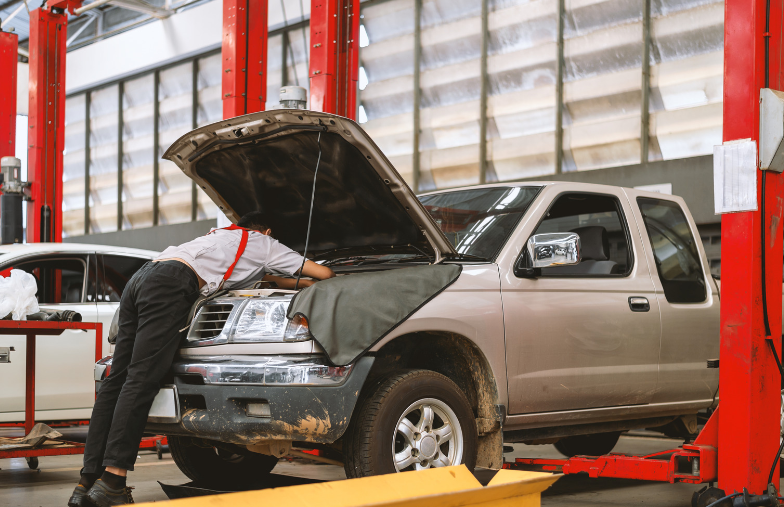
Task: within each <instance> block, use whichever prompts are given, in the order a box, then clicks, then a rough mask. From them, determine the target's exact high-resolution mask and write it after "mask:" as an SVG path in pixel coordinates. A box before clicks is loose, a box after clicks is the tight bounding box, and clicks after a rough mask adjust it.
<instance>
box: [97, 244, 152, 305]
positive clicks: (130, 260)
mask: <svg viewBox="0 0 784 507" xmlns="http://www.w3.org/2000/svg"><path fill="white" fill-rule="evenodd" d="M148 260H149V259H140V258H138V257H126V256H124V255H104V256H103V284H102V285H103V292H102V293H103V299H102V300H103V301H115V302H116V301H119V300H120V297H121V296H122V293H123V290H125V286H126V285H127V284H128V280H130V279H131V277H132V276H133V275H134V273H136V272H137V271H138V270H139V269H140V268H141V267H142V266H144V264H145V263H147V261H148ZM100 297H101V296H100V295H99V298H100Z"/></svg>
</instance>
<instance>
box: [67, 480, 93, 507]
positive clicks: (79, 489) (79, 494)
mask: <svg viewBox="0 0 784 507" xmlns="http://www.w3.org/2000/svg"><path fill="white" fill-rule="evenodd" d="M86 496H87V488H85V487H84V486H82V485H81V484H79V485H78V486H76V489H74V492H73V494H72V495H71V499H70V500H68V507H87V506H88V505H89V503H87V502H86V501H85V497H86Z"/></svg>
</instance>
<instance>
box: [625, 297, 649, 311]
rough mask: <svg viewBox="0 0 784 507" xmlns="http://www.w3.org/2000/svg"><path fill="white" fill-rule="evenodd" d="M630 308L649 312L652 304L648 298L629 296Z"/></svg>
mask: <svg viewBox="0 0 784 507" xmlns="http://www.w3.org/2000/svg"><path fill="white" fill-rule="evenodd" d="M629 308H631V310H632V311H633V312H647V311H650V309H651V305H650V303H648V298H644V297H640V296H632V297H630V298H629Z"/></svg>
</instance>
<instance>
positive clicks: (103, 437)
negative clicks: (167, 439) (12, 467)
mask: <svg viewBox="0 0 784 507" xmlns="http://www.w3.org/2000/svg"><path fill="white" fill-rule="evenodd" d="M268 223H269V222H268V220H267V219H266V217H265V216H264V214H263V213H261V212H257V211H255V212H251V213H248V214H247V215H245V216H243V217H242V218H241V219H240V220H239V222H238V223H237V225H232V226H230V227H227V228H224V229H213V230H212V231H210V233H209V234H207V235H206V236H203V237H200V238H197V239H195V240H193V241H190V242H188V243H185V244H182V245H180V246H173V247H169V248H167V249H166V250H164V251H163V253H161V254H160V255H159V256H158V257H157V258H156V259H155V260H153V261H151V262H148V263H147V264H145V265H144V266H142V268H141V269H140V270H139V271H137V272H136V274H135V275H133V277H132V278H131V280H130V281H129V282H128V285H127V286H126V288H125V290H124V291H123V294H122V298H121V300H120V309H119V322H118V323H119V330H118V334H117V342H116V344H115V349H114V358H113V361H112V368H111V372H110V373H109V376H108V377H107V378H106V381H104V382H103V385H102V386H101V389H100V390H99V391H98V397H97V399H96V400H95V406H94V408H93V413H92V418H91V420H90V429H89V432H88V433H87V443H86V444H85V452H84V468H82V471H81V478H80V480H79V485H78V486H77V487H76V489H75V490H74V492H73V495H72V496H71V499H70V500H69V501H68V505H69V507H77V506H81V505H91V504H94V505H97V506H99V507H104V506H108V505H124V504H129V503H133V499H132V497H131V492H130V488H128V487H127V486H126V474H127V471H128V470H133V465H134V463H135V461H136V455H137V452H138V451H139V444H140V443H141V439H142V433H143V432H144V426H145V423H146V422H147V415H148V413H149V411H150V407H151V405H152V401H153V399H154V398H155V396H156V395H157V394H158V389H159V387H160V386H159V383H160V381H161V379H163V377H164V375H166V374H167V373H168V371H169V368H170V367H171V364H172V361H173V359H174V354H175V352H176V351H177V349H178V347H179V346H180V343H181V341H182V338H183V333H184V331H185V330H186V329H187V326H188V322H187V319H188V316H189V314H190V311H191V308H192V306H193V304H194V303H195V302H196V300H197V299H198V298H199V296H200V295H203V296H208V295H210V294H212V293H214V292H216V291H218V290H221V289H231V288H237V287H249V286H251V285H252V284H253V283H254V282H256V281H258V280H261V279H265V280H268V281H274V282H275V283H277V284H278V286H279V287H281V288H294V286H295V283H296V281H295V280H293V279H291V278H285V277H280V276H274V275H270V274H269V273H276V274H286V275H291V276H294V275H296V274H297V273H298V272H299V271H300V270H301V275H302V276H307V277H312V278H314V279H317V280H324V279H326V278H332V277H333V276H335V273H334V272H333V271H332V270H331V269H330V268H328V267H326V266H321V265H319V264H316V263H315V262H312V261H305V260H304V259H303V257H302V256H301V255H299V254H298V253H296V252H294V251H293V250H291V249H290V248H288V247H286V246H284V245H283V244H281V243H279V242H278V241H277V240H275V239H273V237H272V230H271V229H270V227H269V226H268ZM312 283H314V282H313V281H311V280H300V281H299V286H301V287H303V286H307V285H310V284H312ZM183 326H186V327H185V328H183ZM85 497H88V498H85Z"/></svg>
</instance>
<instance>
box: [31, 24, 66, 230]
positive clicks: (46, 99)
mask: <svg viewBox="0 0 784 507" xmlns="http://www.w3.org/2000/svg"><path fill="white" fill-rule="evenodd" d="M67 19H68V18H67V15H66V14H60V13H54V12H51V11H47V10H43V9H35V10H34V11H31V12H30V110H29V117H28V123H29V127H30V130H29V132H28V135H29V138H28V145H29V151H28V180H29V181H30V182H31V183H32V187H31V189H30V191H31V197H32V201H30V202H28V203H27V241H28V243H32V242H36V243H37V242H41V243H46V242H59V241H62V237H63V226H62V220H61V218H62V209H63V185H62V182H63V146H64V141H65V41H66V28H67Z"/></svg>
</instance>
